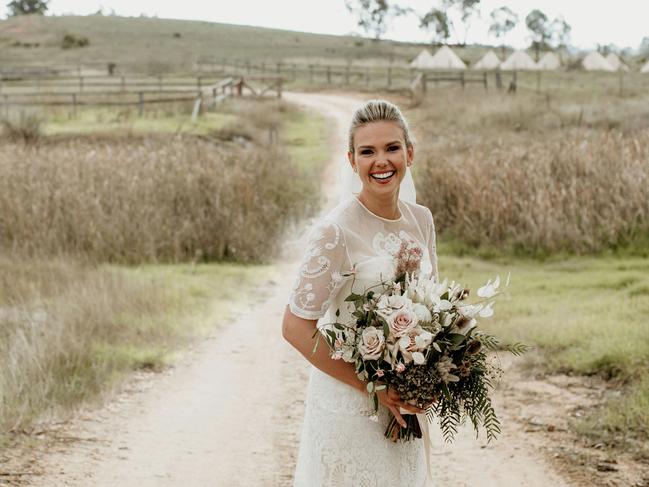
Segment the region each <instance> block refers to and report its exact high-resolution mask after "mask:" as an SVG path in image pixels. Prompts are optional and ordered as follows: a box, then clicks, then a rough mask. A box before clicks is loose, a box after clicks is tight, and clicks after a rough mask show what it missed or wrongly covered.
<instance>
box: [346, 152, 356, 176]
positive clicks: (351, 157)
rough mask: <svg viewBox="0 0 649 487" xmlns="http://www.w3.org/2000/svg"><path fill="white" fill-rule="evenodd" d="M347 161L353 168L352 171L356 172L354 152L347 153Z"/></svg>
mask: <svg viewBox="0 0 649 487" xmlns="http://www.w3.org/2000/svg"><path fill="white" fill-rule="evenodd" d="M347 160H348V161H349V165H350V166H352V171H354V172H356V161H355V160H354V153H353V152H352V151H348V152H347Z"/></svg>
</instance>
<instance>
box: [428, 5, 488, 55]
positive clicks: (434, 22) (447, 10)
mask: <svg viewBox="0 0 649 487" xmlns="http://www.w3.org/2000/svg"><path fill="white" fill-rule="evenodd" d="M480 1H481V0H442V4H441V8H438V7H434V8H432V9H430V10H429V11H428V12H426V13H425V14H424V15H422V16H421V17H420V18H419V25H420V26H421V27H424V28H426V29H429V30H430V29H431V28H432V29H434V32H435V34H436V37H437V38H438V39H443V40H446V39H448V38H449V37H450V34H451V31H452V32H453V34H454V35H455V37H457V29H456V24H455V22H453V19H452V15H450V14H455V15H458V16H459V18H460V20H461V21H462V25H463V26H464V41H463V43H464V44H466V40H467V37H468V35H469V29H470V28H471V20H472V18H473V16H474V15H475V14H477V13H478V6H479V4H480ZM446 32H448V35H446V37H444V34H445V33H446Z"/></svg>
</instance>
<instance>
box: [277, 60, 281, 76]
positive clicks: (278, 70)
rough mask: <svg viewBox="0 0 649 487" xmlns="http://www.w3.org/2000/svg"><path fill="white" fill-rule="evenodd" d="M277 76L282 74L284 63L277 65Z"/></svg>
mask: <svg viewBox="0 0 649 487" xmlns="http://www.w3.org/2000/svg"><path fill="white" fill-rule="evenodd" d="M276 72H277V74H282V63H281V62H280V63H277V71H276Z"/></svg>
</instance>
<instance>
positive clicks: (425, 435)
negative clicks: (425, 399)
mask: <svg viewBox="0 0 649 487" xmlns="http://www.w3.org/2000/svg"><path fill="white" fill-rule="evenodd" d="M399 412H400V413H401V414H414V413H411V412H410V411H406V410H405V409H402V408H399ZM416 416H417V421H419V427H420V428H421V439H422V441H423V442H424V452H425V454H426V483H427V484H429V485H432V482H433V473H432V470H431V466H430V447H431V442H430V430H429V428H428V418H427V417H426V413H422V414H416Z"/></svg>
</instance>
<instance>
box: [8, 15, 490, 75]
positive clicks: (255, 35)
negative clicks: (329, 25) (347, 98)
mask: <svg viewBox="0 0 649 487" xmlns="http://www.w3.org/2000/svg"><path fill="white" fill-rule="evenodd" d="M66 34H67V35H72V36H74V37H75V38H84V37H85V38H87V39H88V41H89V44H88V45H87V46H85V47H74V48H68V49H64V48H62V41H63V38H64V36H65V35H66ZM424 47H427V46H426V45H425V44H416V43H406V42H395V41H373V40H371V39H366V38H362V37H357V36H333V35H322V34H311V33H305V32H294V31H287V30H279V29H268V28H262V27H251V26H242V25H231V24H220V23H214V22H202V21H189V20H173V19H158V18H143V17H117V16H101V15H89V16H33V15H30V16H21V17H13V18H9V19H6V20H2V21H0V63H1V64H2V65H3V66H6V65H16V64H33V65H52V64H54V65H76V64H83V65H85V66H88V65H94V64H96V65H97V66H98V67H99V66H100V65H103V66H106V64H107V63H109V62H114V63H117V64H118V65H119V66H121V67H122V68H123V67H125V66H128V67H129V71H141V72H148V73H156V72H167V71H169V70H188V69H191V68H192V66H193V65H194V63H195V62H196V61H219V60H221V59H223V58H228V59H240V60H242V59H245V60H249V61H266V62H270V63H275V62H279V61H282V62H289V63H290V62H310V63H317V62H323V63H324V62H327V63H340V64H347V63H352V64H356V65H362V64H377V63H380V64H385V65H388V64H391V63H393V64H401V65H403V64H405V63H407V62H409V61H410V60H411V59H413V58H414V57H415V56H416V55H417V54H418V52H419V51H420V50H421V49H422V48H424ZM483 50H484V49H483V48H479V47H468V48H466V49H461V50H458V51H457V52H458V54H459V55H460V56H461V57H463V58H464V59H465V60H466V61H469V62H471V61H474V60H476V59H477V58H478V57H479V56H480V55H481V53H482V52H483ZM102 69H103V68H102Z"/></svg>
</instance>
